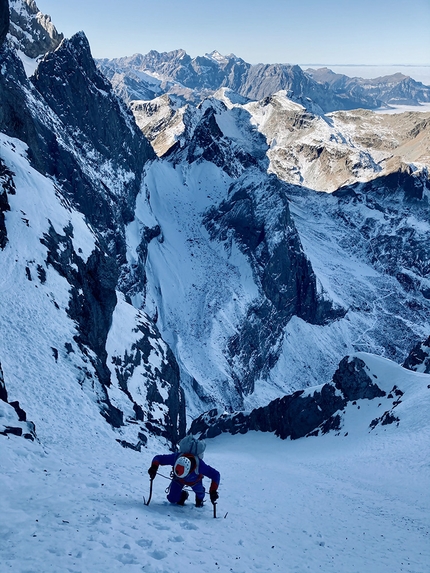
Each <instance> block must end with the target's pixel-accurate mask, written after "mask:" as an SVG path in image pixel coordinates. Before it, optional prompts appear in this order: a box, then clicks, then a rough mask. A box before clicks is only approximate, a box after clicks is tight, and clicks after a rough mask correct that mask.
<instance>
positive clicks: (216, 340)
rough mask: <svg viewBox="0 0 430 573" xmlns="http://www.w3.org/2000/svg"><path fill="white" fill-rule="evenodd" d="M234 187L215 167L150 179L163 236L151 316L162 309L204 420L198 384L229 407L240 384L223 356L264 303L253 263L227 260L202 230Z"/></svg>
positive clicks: (236, 254) (167, 169)
mask: <svg viewBox="0 0 430 573" xmlns="http://www.w3.org/2000/svg"><path fill="white" fill-rule="evenodd" d="M230 183H231V179H230V178H229V177H228V176H227V175H226V174H225V173H224V172H223V171H222V170H221V169H219V168H218V167H216V166H215V165H213V164H212V163H207V162H203V163H201V164H197V163H194V164H192V165H190V166H183V165H180V166H177V167H176V168H175V167H174V166H173V165H171V164H170V163H167V162H158V163H154V164H153V165H152V166H151V167H150V168H149V169H148V170H147V175H146V177H145V184H146V185H147V186H148V188H149V189H150V190H151V208H152V210H153V213H154V216H155V217H156V219H157V221H158V223H159V224H160V226H161V229H162V230H163V235H162V237H160V238H159V239H156V240H154V241H152V242H151V243H150V244H149V248H148V261H147V277H148V284H147V293H148V295H147V298H146V301H145V302H146V307H145V310H146V311H147V312H148V314H150V315H151V316H154V314H155V312H156V310H155V309H156V308H157V312H158V313H159V322H158V325H159V326H160V328H161V333H162V335H163V338H164V339H165V340H166V342H168V344H169V345H170V346H171V348H172V349H174V351H175V354H176V357H177V359H178V361H179V362H180V365H181V367H183V369H184V372H183V374H184V378H183V384H184V386H185V389H186V390H187V391H188V392H187V398H188V399H189V402H188V404H187V406H188V409H189V412H188V413H189V415H192V414H195V413H197V412H199V413H200V412H201V405H197V407H196V408H195V407H194V404H193V403H192V399H193V398H192V397H193V395H194V394H195V393H194V392H193V390H192V388H191V385H192V380H189V377H190V376H192V377H195V378H196V380H197V381H198V382H200V383H201V384H203V385H204V388H205V391H206V393H207V394H208V395H210V396H212V397H213V398H215V400H216V401H218V402H219V403H226V401H228V400H229V389H228V383H230V384H233V383H232V381H231V379H230V380H229V372H228V366H227V363H226V358H225V357H224V356H223V350H224V347H225V345H226V343H227V339H228V337H229V336H231V335H232V333H233V332H234V327H235V326H236V325H237V324H238V323H239V321H240V320H241V319H242V318H243V316H244V314H245V312H246V308H247V304H249V302H250V301H251V300H253V299H254V298H256V297H257V296H258V289H257V287H256V285H255V283H254V281H253V278H252V270H251V267H250V265H249V263H248V261H247V260H246V258H245V256H244V255H243V254H242V253H241V252H240V251H239V249H237V248H234V249H233V252H231V253H226V252H225V249H224V247H223V246H222V245H220V244H218V243H216V242H213V241H210V240H209V238H208V234H207V232H206V231H205V228H204V227H203V225H202V219H203V214H204V212H205V210H206V209H207V208H208V207H209V206H210V205H213V204H218V203H219V202H220V201H221V200H222V199H224V198H225V197H226V196H227V191H228V187H229V184H230ZM139 200H141V198H140V199H138V204H139ZM142 211H143V210H142ZM142 216H143V213H142ZM134 226H135V223H132V225H131V227H134ZM130 236H131V232H130V233H129V237H130ZM187 374H188V376H187Z"/></svg>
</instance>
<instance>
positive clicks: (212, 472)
mask: <svg viewBox="0 0 430 573" xmlns="http://www.w3.org/2000/svg"><path fill="white" fill-rule="evenodd" d="M199 473H201V474H202V475H204V476H205V477H208V478H209V479H211V480H212V483H211V485H210V488H209V489H210V491H215V490H217V489H218V486H219V482H220V479H221V476H220V473H219V471H217V470H216V469H215V468H213V467H211V466H209V465H208V464H206V463H205V462H204V461H203V460H200V462H199Z"/></svg>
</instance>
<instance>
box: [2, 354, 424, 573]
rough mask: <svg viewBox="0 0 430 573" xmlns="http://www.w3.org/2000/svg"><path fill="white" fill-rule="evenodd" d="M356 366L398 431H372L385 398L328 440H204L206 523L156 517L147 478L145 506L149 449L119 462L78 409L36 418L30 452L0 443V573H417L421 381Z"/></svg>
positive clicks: (157, 491) (352, 412)
mask: <svg viewBox="0 0 430 573" xmlns="http://www.w3.org/2000/svg"><path fill="white" fill-rule="evenodd" d="M358 356H359V357H360V358H361V359H363V360H365V362H366V364H367V366H368V368H369V370H370V372H371V373H372V375H373V376H374V377H377V383H378V384H379V386H380V387H381V388H383V389H384V390H385V391H387V392H389V391H390V389H391V388H392V387H393V386H394V385H397V387H398V388H400V389H401V390H402V391H403V393H404V394H403V396H402V397H401V402H400V403H398V405H397V406H396V408H395V409H394V410H393V413H394V414H395V416H396V417H398V419H399V420H400V421H399V422H398V423H393V424H389V425H385V426H382V425H380V424H379V425H377V426H376V427H375V428H374V429H373V430H371V429H370V428H369V423H370V422H371V421H372V420H374V419H375V418H377V417H379V416H381V415H382V413H383V411H384V408H385V407H386V405H387V403H386V401H387V400H388V398H382V399H376V400H372V401H369V400H360V401H358V402H357V403H355V404H351V405H349V406H348V407H347V409H346V412H345V415H344V417H343V420H344V422H343V427H342V429H341V431H340V432H338V434H337V435H334V434H327V435H325V436H322V437H321V436H319V437H311V438H303V439H300V440H297V441H290V440H285V441H282V440H280V439H278V438H277V437H275V436H274V435H270V434H262V433H256V432H251V433H249V434H247V435H238V436H230V435H222V436H220V437H218V438H215V439H212V440H208V445H207V449H206V454H205V460H206V462H207V463H209V464H210V465H213V466H214V467H216V468H218V469H219V471H220V472H221V476H222V479H221V486H220V499H219V502H218V504H217V518H216V519H214V518H213V512H212V507H211V504H210V503H209V502H207V503H206V505H205V507H203V508H202V509H200V508H199V509H198V508H196V507H194V504H193V496H191V497H190V499H189V501H188V502H187V504H186V505H185V507H178V506H171V505H169V504H168V502H167V501H166V499H165V492H164V490H165V488H166V486H168V483H169V482H168V480H167V479H164V478H163V477H161V476H160V475H159V476H158V477H157V478H156V480H155V481H154V492H153V496H152V500H151V503H150V505H149V506H145V505H144V502H143V495H146V496H147V495H148V486H149V480H148V476H147V473H146V470H147V468H148V466H149V465H150V462H151V459H152V456H153V455H154V454H156V453H158V452H160V451H161V452H162V451H165V447H163V445H162V444H161V443H157V442H156V441H155V439H153V440H152V441H150V442H148V447H147V448H146V449H143V450H142V452H141V453H138V452H135V451H132V450H126V449H123V448H122V447H121V446H120V445H119V444H117V443H116V442H115V440H114V439H113V436H114V434H113V431H112V430H111V429H110V428H109V426H108V425H107V424H106V422H105V421H104V420H103V418H102V417H101V416H96V417H91V416H90V414H91V412H88V415H86V413H85V411H86V409H87V408H83V403H80V402H79V401H76V402H71V403H70V410H69V412H68V414H65V413H64V411H60V410H58V411H57V410H56V409H55V407H53V408H52V409H51V410H50V411H47V410H46V409H45V410H41V411H42V412H43V415H44V419H40V420H39V419H36V420H35V422H36V428H37V429H38V441H36V442H29V441H26V440H24V439H23V438H19V437H17V436H13V435H11V436H9V437H4V436H0V465H1V473H0V492H1V496H0V515H1V519H0V571H1V573H6V572H9V571H11V572H13V573H30V572H31V573H49V572H55V573H57V572H63V571H68V572H73V573H78V572H85V573H87V572H88V573H99V572H100V573H101V572H103V573H109V572H118V571H124V572H130V573H132V572H138V571H140V572H142V571H144V572H150V573H171V572H178V573H185V572H187V573H193V572H199V573H200V572H201V571H204V572H205V573H212V572H218V571H222V572H224V571H226V572H234V573H249V572H253V571H263V572H265V573H268V572H273V571H288V572H296V571H297V572H304V571H323V572H330V571H336V572H342V573H346V572H347V573H364V572H371V573H388V572H389V573H397V572H407V573H428V571H429V570H430V543H429V541H430V537H429V531H430V495H429V491H430V479H429V475H430V466H429V459H430V457H429V453H430V452H429V444H430V424H429V411H430V376H429V375H426V374H419V373H415V372H410V371H407V370H404V369H403V368H401V367H400V366H397V365H396V364H394V363H393V362H390V361H389V360H387V359H384V358H378V357H375V356H373V355H370V354H364V353H360V354H359V355H358ZM52 374H53V379H54V380H55V378H54V373H52ZM42 399H43V398H42V397H41V396H40V395H38V394H37V393H35V394H34V401H35V408H34V412H35V413H37V403H38V401H39V400H42ZM81 400H84V397H83V398H81ZM78 412H80V429H79V430H77V428H76V423H75V421H74V420H75V417H76V416H77V413H78ZM83 418H85V420H83ZM83 422H84V423H83ZM53 428H56V430H57V431H58V429H60V428H61V429H62V433H60V434H58V433H57V434H56V435H54V431H53ZM68 429H69V430H70V431H68ZM160 470H161V471H160V472H159V473H160V474H163V475H164V476H168V475H169V468H160Z"/></svg>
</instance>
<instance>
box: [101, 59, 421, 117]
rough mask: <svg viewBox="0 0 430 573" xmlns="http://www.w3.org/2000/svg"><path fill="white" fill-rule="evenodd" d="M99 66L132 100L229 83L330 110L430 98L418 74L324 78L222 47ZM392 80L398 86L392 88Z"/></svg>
mask: <svg viewBox="0 0 430 573" xmlns="http://www.w3.org/2000/svg"><path fill="white" fill-rule="evenodd" d="M98 65H99V66H100V68H101V69H102V70H103V72H104V73H105V74H106V76H107V77H108V78H109V79H110V80H111V81H112V82H113V84H114V86H115V89H116V90H117V92H118V93H120V94H121V96H122V97H123V98H124V99H125V100H126V101H127V102H130V101H132V100H141V99H142V100H144V99H153V98H154V97H156V96H160V95H162V94H163V93H172V94H177V95H181V96H182V97H185V98H186V99H189V100H191V101H199V100H201V99H203V98H204V97H207V96H208V95H209V94H211V93H214V92H215V91H217V90H218V89H220V88H229V89H231V90H233V91H235V92H237V93H238V94H240V95H241V96H244V97H247V98H250V99H252V100H261V99H263V98H265V97H269V96H271V95H273V94H274V93H276V92H278V91H280V90H285V91H287V92H288V94H289V96H290V97H291V99H293V100H294V101H296V102H298V103H301V104H304V105H306V102H308V101H309V100H311V101H312V102H313V103H314V104H316V105H317V106H319V107H320V109H321V110H323V111H325V112H330V111H334V110H347V109H355V108H365V109H375V108H377V107H380V106H381V105H383V104H384V103H389V102H391V103H393V102H399V101H401V102H404V101H407V102H408V103H411V102H413V103H414V104H415V105H418V104H419V102H428V101H430V88H428V87H426V86H423V85H422V84H421V83H420V82H415V81H414V80H412V78H406V77H405V78H401V79H400V78H397V77H394V78H390V77H388V78H378V79H375V80H371V81H370V82H369V85H368V84H366V83H365V81H364V80H363V82H362V84H361V83H360V81H358V79H357V78H355V79H350V78H347V80H346V81H344V82H339V81H338V82H332V83H331V82H329V81H324V82H323V81H322V77H324V80H325V79H326V78H325V76H321V74H320V75H318V74H317V71H313V70H311V71H309V73H308V72H305V71H303V70H302V69H301V68H300V67H299V66H297V65H288V64H256V65H251V64H248V63H247V62H245V61H244V60H242V59H241V58H238V57H236V56H234V55H233V54H230V55H228V56H221V55H220V54H218V53H216V52H213V53H212V54H206V55H205V56H198V57H196V58H191V57H190V56H189V55H188V54H187V53H186V52H185V51H184V50H174V51H172V52H163V53H159V52H156V51H155V50H152V51H151V52H149V53H148V54H146V55H142V54H134V55H133V56H131V57H126V58H117V59H113V60H108V59H104V60H99V62H98ZM326 75H327V74H326ZM314 76H315V79H314ZM334 76H336V74H334ZM345 78H346V76H345ZM397 79H399V80H400V81H399V82H396V80H397ZM390 81H391V83H395V84H396V88H392V89H391V90H388V89H387V85H388V84H389V83H390ZM371 86H372V87H373V89H371ZM396 89H397V91H396Z"/></svg>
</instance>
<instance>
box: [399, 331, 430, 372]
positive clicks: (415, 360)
mask: <svg viewBox="0 0 430 573" xmlns="http://www.w3.org/2000/svg"><path fill="white" fill-rule="evenodd" d="M403 367H404V368H407V369H408V370H414V371H415V372H424V373H425V374H430V336H429V337H428V338H427V340H425V341H424V342H419V343H418V344H417V345H416V346H415V347H414V348H413V349H412V350H411V352H410V354H409V356H408V357H407V358H406V360H405V362H404V364H403Z"/></svg>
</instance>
